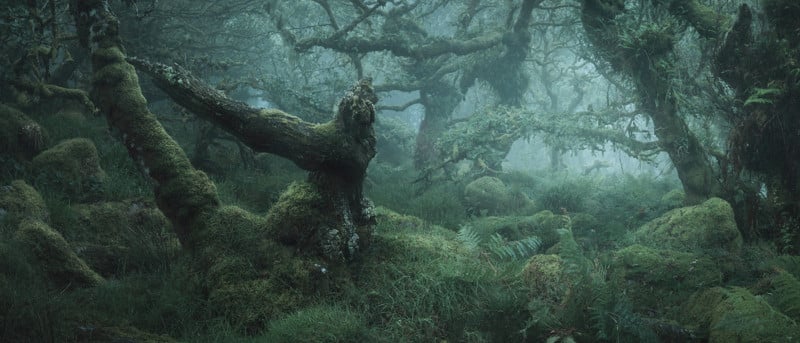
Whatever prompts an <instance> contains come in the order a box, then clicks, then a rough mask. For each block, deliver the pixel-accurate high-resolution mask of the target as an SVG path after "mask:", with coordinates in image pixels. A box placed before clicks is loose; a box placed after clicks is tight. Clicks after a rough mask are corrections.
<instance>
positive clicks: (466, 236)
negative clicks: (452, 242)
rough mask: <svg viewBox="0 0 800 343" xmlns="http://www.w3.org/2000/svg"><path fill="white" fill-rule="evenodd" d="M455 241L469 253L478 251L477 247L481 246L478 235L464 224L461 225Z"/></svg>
mask: <svg viewBox="0 0 800 343" xmlns="http://www.w3.org/2000/svg"><path fill="white" fill-rule="evenodd" d="M456 239H458V241H460V242H461V243H462V244H464V246H465V247H466V248H467V249H468V250H471V251H475V250H477V249H478V246H480V245H481V237H480V236H478V233H477V232H476V231H475V229H473V228H472V226H470V225H468V224H465V225H461V227H460V228H459V229H458V234H457V236H456Z"/></svg>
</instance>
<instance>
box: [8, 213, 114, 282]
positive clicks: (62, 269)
mask: <svg viewBox="0 0 800 343" xmlns="http://www.w3.org/2000/svg"><path fill="white" fill-rule="evenodd" d="M14 238H15V239H16V240H18V241H19V242H21V243H22V244H23V245H25V246H26V247H27V248H28V249H29V250H30V251H31V252H32V254H33V256H35V257H36V259H37V260H38V262H39V263H38V265H39V266H40V267H41V268H42V269H43V270H44V271H45V273H46V274H47V275H48V276H49V278H50V280H52V282H53V283H54V284H56V285H58V286H59V287H67V286H78V287H91V286H95V285H97V284H99V283H100V282H102V281H103V278H102V277H101V276H100V275H98V274H97V273H96V272H95V271H94V270H92V269H91V268H89V266H88V265H86V263H85V262H84V261H83V260H81V259H80V258H79V257H78V255H76V254H75V252H74V251H72V249H71V248H70V246H69V243H67V241H66V240H64V237H62V236H61V234H60V233H58V232H57V231H55V230H53V229H52V228H50V226H48V225H47V224H45V223H43V222H41V221H38V220H31V219H26V220H23V221H22V222H21V223H20V225H19V228H18V230H17V232H16V234H15V235H14Z"/></svg>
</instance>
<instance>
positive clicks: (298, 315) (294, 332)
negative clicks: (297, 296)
mask: <svg viewBox="0 0 800 343" xmlns="http://www.w3.org/2000/svg"><path fill="white" fill-rule="evenodd" d="M260 339H263V340H265V341H267V342H276V343H278V342H286V343H290V342H309V343H323V342H331V343H333V342H342V343H344V342H354V343H356V342H366V341H373V342H374V341H375V339H376V337H371V335H370V332H369V330H368V329H367V327H366V322H365V320H364V318H363V317H362V315H360V314H358V313H354V312H352V311H350V310H348V309H344V308H340V307H338V306H331V305H319V306H315V307H310V308H305V309H302V310H300V311H297V312H295V313H292V314H290V315H288V316H286V317H284V318H281V319H278V320H275V321H273V322H271V323H270V324H269V330H268V332H267V334H266V335H264V336H261V337H260Z"/></svg>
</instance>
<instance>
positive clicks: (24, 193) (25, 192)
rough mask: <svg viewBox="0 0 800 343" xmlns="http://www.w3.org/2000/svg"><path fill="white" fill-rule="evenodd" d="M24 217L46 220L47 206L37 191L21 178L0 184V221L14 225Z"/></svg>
mask: <svg viewBox="0 0 800 343" xmlns="http://www.w3.org/2000/svg"><path fill="white" fill-rule="evenodd" d="M25 218H29V219H34V220H40V221H43V222H46V221H47V220H48V211H47V206H46V205H45V203H44V200H42V196H41V195H39V192H37V191H36V190H35V189H33V187H31V186H29V185H28V184H27V183H25V181H22V180H15V181H12V182H11V184H10V185H5V186H0V222H3V221H5V222H6V223H8V224H10V226H12V227H14V226H16V224H18V223H19V221H21V220H22V219H25Z"/></svg>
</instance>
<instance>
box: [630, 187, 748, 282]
mask: <svg viewBox="0 0 800 343" xmlns="http://www.w3.org/2000/svg"><path fill="white" fill-rule="evenodd" d="M634 237H635V239H636V241H637V242H638V243H640V244H642V245H646V246H649V247H653V248H661V249H671V250H676V251H683V252H692V253H699V254H704V255H708V256H710V257H712V258H713V259H714V260H715V261H716V262H717V263H720V264H721V265H722V266H723V270H725V271H726V272H728V271H732V270H733V269H735V264H736V263H737V262H738V261H739V257H740V254H741V252H742V235H741V233H740V232H739V229H738V228H737V227H736V221H735V220H734V217H733V209H732V208H731V206H730V204H728V203H727V202H726V201H725V200H722V199H719V198H711V199H709V200H707V201H706V202H704V203H702V204H700V205H696V206H689V207H682V208H677V209H674V210H672V211H669V212H667V213H665V214H664V215H662V216H661V217H659V218H656V219H654V220H652V221H650V222H649V223H647V224H645V225H643V226H642V227H641V228H639V229H638V230H636V232H635V233H634Z"/></svg>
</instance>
